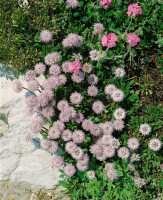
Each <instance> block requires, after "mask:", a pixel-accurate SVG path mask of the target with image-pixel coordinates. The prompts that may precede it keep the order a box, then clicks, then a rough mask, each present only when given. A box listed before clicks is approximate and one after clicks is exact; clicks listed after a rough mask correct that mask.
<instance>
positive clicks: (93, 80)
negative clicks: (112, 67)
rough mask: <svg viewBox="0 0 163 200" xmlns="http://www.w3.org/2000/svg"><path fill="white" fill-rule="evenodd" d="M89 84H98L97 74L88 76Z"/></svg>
mask: <svg viewBox="0 0 163 200" xmlns="http://www.w3.org/2000/svg"><path fill="white" fill-rule="evenodd" d="M88 83H89V85H96V84H97V83H98V77H97V76H96V75H95V74H91V75H89V76H88Z"/></svg>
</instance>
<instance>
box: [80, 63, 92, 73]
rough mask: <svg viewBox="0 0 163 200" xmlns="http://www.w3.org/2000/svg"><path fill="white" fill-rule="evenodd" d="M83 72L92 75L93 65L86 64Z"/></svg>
mask: <svg viewBox="0 0 163 200" xmlns="http://www.w3.org/2000/svg"><path fill="white" fill-rule="evenodd" d="M82 70H83V72H85V73H88V74H89V73H91V71H92V65H91V64H89V63H85V64H84V65H83V68H82Z"/></svg>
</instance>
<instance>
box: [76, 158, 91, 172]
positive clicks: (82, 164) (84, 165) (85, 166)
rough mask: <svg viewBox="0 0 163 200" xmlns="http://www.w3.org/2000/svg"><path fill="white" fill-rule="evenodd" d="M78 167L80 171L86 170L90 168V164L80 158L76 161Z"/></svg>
mask: <svg viewBox="0 0 163 200" xmlns="http://www.w3.org/2000/svg"><path fill="white" fill-rule="evenodd" d="M76 167H77V169H78V170H79V171H81V172H84V171H86V170H87V169H88V164H87V163H85V162H83V161H81V160H78V161H77V163H76Z"/></svg>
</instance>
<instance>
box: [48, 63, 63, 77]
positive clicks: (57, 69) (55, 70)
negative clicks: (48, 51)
mask: <svg viewBox="0 0 163 200" xmlns="http://www.w3.org/2000/svg"><path fill="white" fill-rule="evenodd" d="M49 73H50V74H52V75H54V76H58V75H59V74H60V73H61V68H60V66H59V65H51V67H50V68H49Z"/></svg>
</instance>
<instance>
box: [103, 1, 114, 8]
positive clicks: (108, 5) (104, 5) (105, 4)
mask: <svg viewBox="0 0 163 200" xmlns="http://www.w3.org/2000/svg"><path fill="white" fill-rule="evenodd" d="M111 2H112V0H100V6H102V7H104V8H105V9H106V8H109V7H110V4H111Z"/></svg>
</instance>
